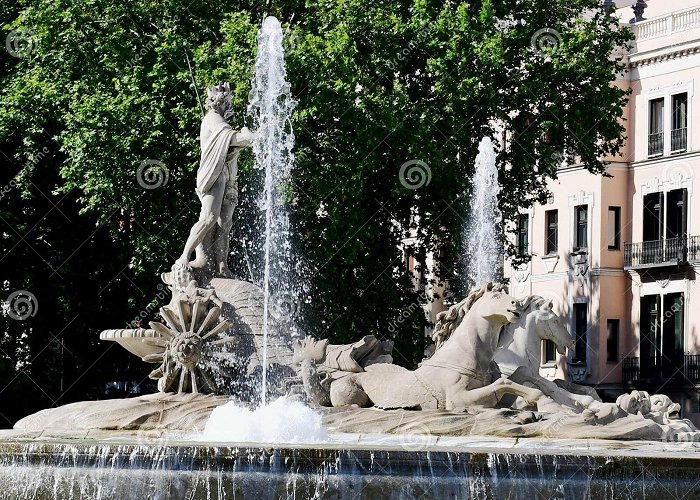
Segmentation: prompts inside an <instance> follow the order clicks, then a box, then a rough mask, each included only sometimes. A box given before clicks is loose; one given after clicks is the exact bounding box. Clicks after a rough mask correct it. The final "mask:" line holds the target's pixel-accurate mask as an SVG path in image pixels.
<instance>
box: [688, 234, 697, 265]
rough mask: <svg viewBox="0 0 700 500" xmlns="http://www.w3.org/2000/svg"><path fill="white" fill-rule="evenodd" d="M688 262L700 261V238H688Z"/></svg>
mask: <svg viewBox="0 0 700 500" xmlns="http://www.w3.org/2000/svg"><path fill="white" fill-rule="evenodd" d="M686 258H687V260H688V262H698V261H700V236H689V237H688V250H687V252H686Z"/></svg>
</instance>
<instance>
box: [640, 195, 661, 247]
mask: <svg viewBox="0 0 700 500" xmlns="http://www.w3.org/2000/svg"><path fill="white" fill-rule="evenodd" d="M663 198H664V195H663V193H649V194H647V195H645V196H644V215H643V216H642V240H643V241H656V240H660V239H661V228H662V226H663Z"/></svg>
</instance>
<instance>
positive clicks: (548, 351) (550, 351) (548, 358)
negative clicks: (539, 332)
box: [542, 340, 557, 363]
mask: <svg viewBox="0 0 700 500" xmlns="http://www.w3.org/2000/svg"><path fill="white" fill-rule="evenodd" d="M542 343H543V349H542V352H543V353H544V360H543V361H544V362H545V363H555V362H556V361H557V346H556V344H555V343H554V342H552V341H551V340H543V341H542Z"/></svg>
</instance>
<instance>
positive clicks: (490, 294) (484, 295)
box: [468, 283, 522, 326]
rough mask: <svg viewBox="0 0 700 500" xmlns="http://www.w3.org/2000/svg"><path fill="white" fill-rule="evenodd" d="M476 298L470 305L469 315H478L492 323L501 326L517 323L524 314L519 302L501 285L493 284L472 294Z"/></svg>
mask: <svg viewBox="0 0 700 500" xmlns="http://www.w3.org/2000/svg"><path fill="white" fill-rule="evenodd" d="M474 294H478V297H474V300H472V301H471V304H470V305H469V312H468V314H469V315H477V316H479V317H481V318H483V319H486V320H488V321H489V322H490V323H496V324H499V325H500V326H504V325H507V324H509V323H516V322H517V321H518V320H519V319H520V315H521V314H522V308H521V307H520V304H519V303H518V301H517V300H516V299H515V298H514V297H511V296H510V295H508V293H507V292H506V289H505V287H504V286H503V285H500V284H495V285H494V284H491V283H489V284H488V285H486V286H484V287H482V288H480V289H478V290H476V291H475V292H472V295H474Z"/></svg>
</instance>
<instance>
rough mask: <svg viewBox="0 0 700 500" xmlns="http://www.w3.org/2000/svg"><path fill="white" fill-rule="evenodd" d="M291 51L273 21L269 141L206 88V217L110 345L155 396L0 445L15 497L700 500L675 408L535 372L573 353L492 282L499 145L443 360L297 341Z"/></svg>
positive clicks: (482, 177)
mask: <svg viewBox="0 0 700 500" xmlns="http://www.w3.org/2000/svg"><path fill="white" fill-rule="evenodd" d="M281 36H282V34H281V27H280V24H279V21H277V20H276V19H274V18H267V19H266V20H265V22H264V23H263V27H262V29H261V30H260V33H259V37H258V56H257V62H256V71H255V79H254V82H253V91H252V92H251V102H250V107H249V112H250V114H251V116H252V117H253V128H254V129H255V130H254V131H250V130H248V129H247V128H245V127H243V128H241V129H240V130H234V129H233V127H232V126H231V125H230V124H229V123H228V118H229V117H230V116H231V114H232V109H231V108H232V106H231V95H230V89H229V87H228V85H227V84H220V85H216V86H214V87H212V88H210V89H209V90H208V92H207V101H206V108H207V110H208V111H207V114H206V115H205V116H204V118H203V120H202V128H201V137H200V139H201V148H202V155H201V162H200V168H199V170H198V172H197V193H198V195H199V196H200V198H202V200H203V210H202V216H201V217H200V220H199V221H198V222H197V223H196V224H195V225H194V226H193V227H192V230H191V232H190V234H189V237H188V239H187V241H186V244H185V248H184V250H183V254H182V255H181V256H180V258H179V259H178V260H177V261H176V262H175V263H174V264H173V265H172V267H171V270H170V271H169V272H166V273H164V274H163V275H162V279H163V281H164V282H165V283H166V284H167V286H168V287H169V289H170V290H171V292H172V298H171V300H170V303H169V304H167V305H165V306H163V307H162V308H161V311H160V314H161V318H162V321H153V322H151V323H150V324H149V328H139V329H115V330H106V331H104V332H102V333H101V335H100V338H101V339H103V340H105V341H114V342H118V343H119V344H120V345H121V346H123V347H124V348H126V349H127V350H129V351H130V352H131V353H133V354H134V355H137V356H139V357H140V358H142V359H143V361H145V362H148V363H154V364H156V365H157V367H156V368H155V369H154V370H153V371H152V372H151V373H150V377H151V378H153V379H156V380H158V388H159V392H157V393H155V394H150V395H147V396H141V397H135V398H129V399H113V400H106V401H83V402H79V403H73V404H69V405H65V406H61V407H58V408H50V409H46V410H43V411H40V412H38V413H36V414H34V415H29V416H27V417H25V418H24V419H22V420H20V421H19V422H17V424H16V425H15V428H14V429H13V430H11V431H0V488H2V490H3V492H4V493H5V494H6V495H7V496H9V497H10V498H27V497H29V498H50V497H53V498H127V497H128V498H231V497H234V498H235V497H258V498H269V497H288V498H289V497H292V498H296V497H299V498H312V497H313V498H321V497H332V498H357V496H358V495H360V496H362V497H366V498H385V497H392V498H393V497H397V498H419V497H426V498H433V497H434V498H447V497H459V498H466V497H477V498H482V497H486V498H491V497H508V498H523V499H530V498H534V497H536V496H538V495H542V496H544V497H547V498H551V497H557V498H560V497H564V498H568V497H584V496H586V497H595V498H613V497H614V498H619V497H623V498H633V497H638V496H639V495H640V494H644V495H648V496H652V495H668V494H669V493H670V494H671V495H673V496H679V497H682V496H685V495H688V494H691V493H692V494H695V492H696V486H695V484H696V481H697V476H698V470H699V469H700V454H699V453H698V443H699V442H700V431H698V430H697V429H696V428H695V427H694V426H693V425H692V423H690V422H689V421H686V420H683V419H681V418H679V409H680V408H679V407H678V405H677V404H675V403H673V402H672V401H671V400H670V399H669V398H667V397H666V396H664V395H661V394H655V395H650V394H648V393H646V392H643V391H632V392H630V393H629V394H624V395H622V396H620V397H619V398H618V399H617V401H615V402H614V403H613V402H603V401H601V400H600V398H599V397H598V395H597V393H596V392H595V390H593V389H592V388H589V387H585V386H579V385H576V384H572V383H570V382H568V381H563V380H555V381H550V380H545V379H543V378H542V377H540V376H539V359H540V358H539V355H540V353H539V349H540V345H541V341H542V340H550V341H552V342H554V344H555V345H556V347H557V349H558V350H560V352H566V349H569V348H571V347H572V345H573V339H572V338H571V336H570V334H569V333H568V331H567V329H566V327H565V326H564V323H563V322H562V320H561V319H560V318H559V317H558V316H557V315H556V314H554V313H553V312H552V304H551V302H549V301H547V300H545V299H544V298H542V297H537V296H532V297H527V298H526V299H523V300H516V299H514V298H513V297H511V296H510V295H509V294H508V291H507V289H506V288H505V287H504V286H503V285H499V284H495V283H492V282H491V281H492V280H493V279H495V278H496V277H497V276H496V275H495V272H496V271H495V270H496V269H497V267H498V264H499V263H500V256H499V254H498V248H497V246H496V242H497V241H498V238H497V235H496V224H494V217H493V214H494V213H495V214H497V213H498V212H497V206H496V197H497V194H498V184H497V180H496V179H497V178H496V170H495V159H494V156H493V146H492V145H491V142H490V141H489V140H488V139H484V140H483V141H482V142H481V144H480V148H479V156H478V158H477V162H476V166H477V168H476V171H477V173H476V175H475V182H474V186H475V188H474V200H473V201H474V203H473V205H474V208H473V220H472V227H471V229H470V233H469V234H470V235H474V237H469V235H468V248H470V249H471V251H473V252H475V253H474V254H473V255H474V258H473V259H472V261H471V263H470V276H471V277H472V279H473V280H474V281H475V283H476V285H477V286H476V287H474V288H473V289H472V291H471V292H470V293H469V294H468V295H467V297H465V298H464V299H463V300H462V301H459V302H458V303H456V304H454V305H453V306H452V307H450V308H449V309H448V310H447V311H444V312H443V313H440V315H439V316H438V321H437V324H436V325H435V329H434V335H433V339H434V341H435V349H434V353H433V354H432V355H431V357H430V358H428V359H425V360H423V362H422V363H421V364H420V365H419V366H418V367H417V368H416V369H415V370H408V369H406V368H403V367H401V366H398V365H395V364H393V358H392V351H393V344H392V343H391V342H390V341H382V340H381V339H380V338H377V337H375V336H371V335H370V336H366V337H364V338H362V339H360V340H359V341H358V342H355V343H352V344H349V345H333V344H330V343H329V342H328V341H327V340H323V339H321V340H317V339H313V338H311V337H304V338H301V337H299V336H297V335H295V334H296V333H298V332H296V331H295V329H294V328H293V326H290V321H289V318H281V319H282V321H277V318H275V314H273V311H272V309H273V306H274V303H275V300H276V299H275V296H276V295H279V294H286V293H293V288H292V287H290V285H289V283H290V280H289V279H288V278H289V275H288V274H287V273H288V270H289V268H290V266H289V257H290V255H291V253H290V248H291V247H290V246H289V243H288V242H289V240H288V219H287V216H286V214H285V212H284V209H283V206H284V201H283V200H284V196H283V194H284V192H283V190H284V187H283V186H284V183H285V182H286V179H287V176H288V174H289V170H290V168H291V167H292V163H293V154H292V146H293V135H292V133H291V127H290V125H289V115H290V112H291V110H292V107H293V100H292V99H291V97H290V89H289V84H288V83H286V78H285V72H284V59H283V52H282V50H281ZM251 145H252V147H253V150H254V154H255V158H256V163H257V164H258V166H259V167H260V168H261V169H264V171H265V190H264V194H263V196H262V202H261V208H262V209H264V210H265V227H264V232H263V234H264V235H265V236H264V238H265V243H264V245H263V249H264V256H263V259H264V263H265V266H264V269H265V271H264V276H263V279H262V286H258V285H256V284H253V283H249V282H245V281H241V280H236V279H234V278H232V277H231V276H230V271H229V270H228V265H227V262H226V256H227V255H228V253H227V252H228V232H227V231H228V230H230V217H231V214H232V212H233V210H234V209H235V206H236V200H237V193H238V189H237V181H236V177H237V176H236V174H237V163H236V162H237V157H238V155H239V153H240V151H241V150H242V149H243V148H245V147H248V146H251ZM205 197H206V204H205V203H204V198H205ZM477 235H478V238H476V236H477ZM192 253H195V258H194V260H190V257H191V254H192ZM278 315H279V314H278ZM387 328H388V325H387ZM477 345H478V346H479V348H478V349H476V348H474V346H477ZM273 398H275V399H274V400H273ZM270 401H272V402H270Z"/></svg>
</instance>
